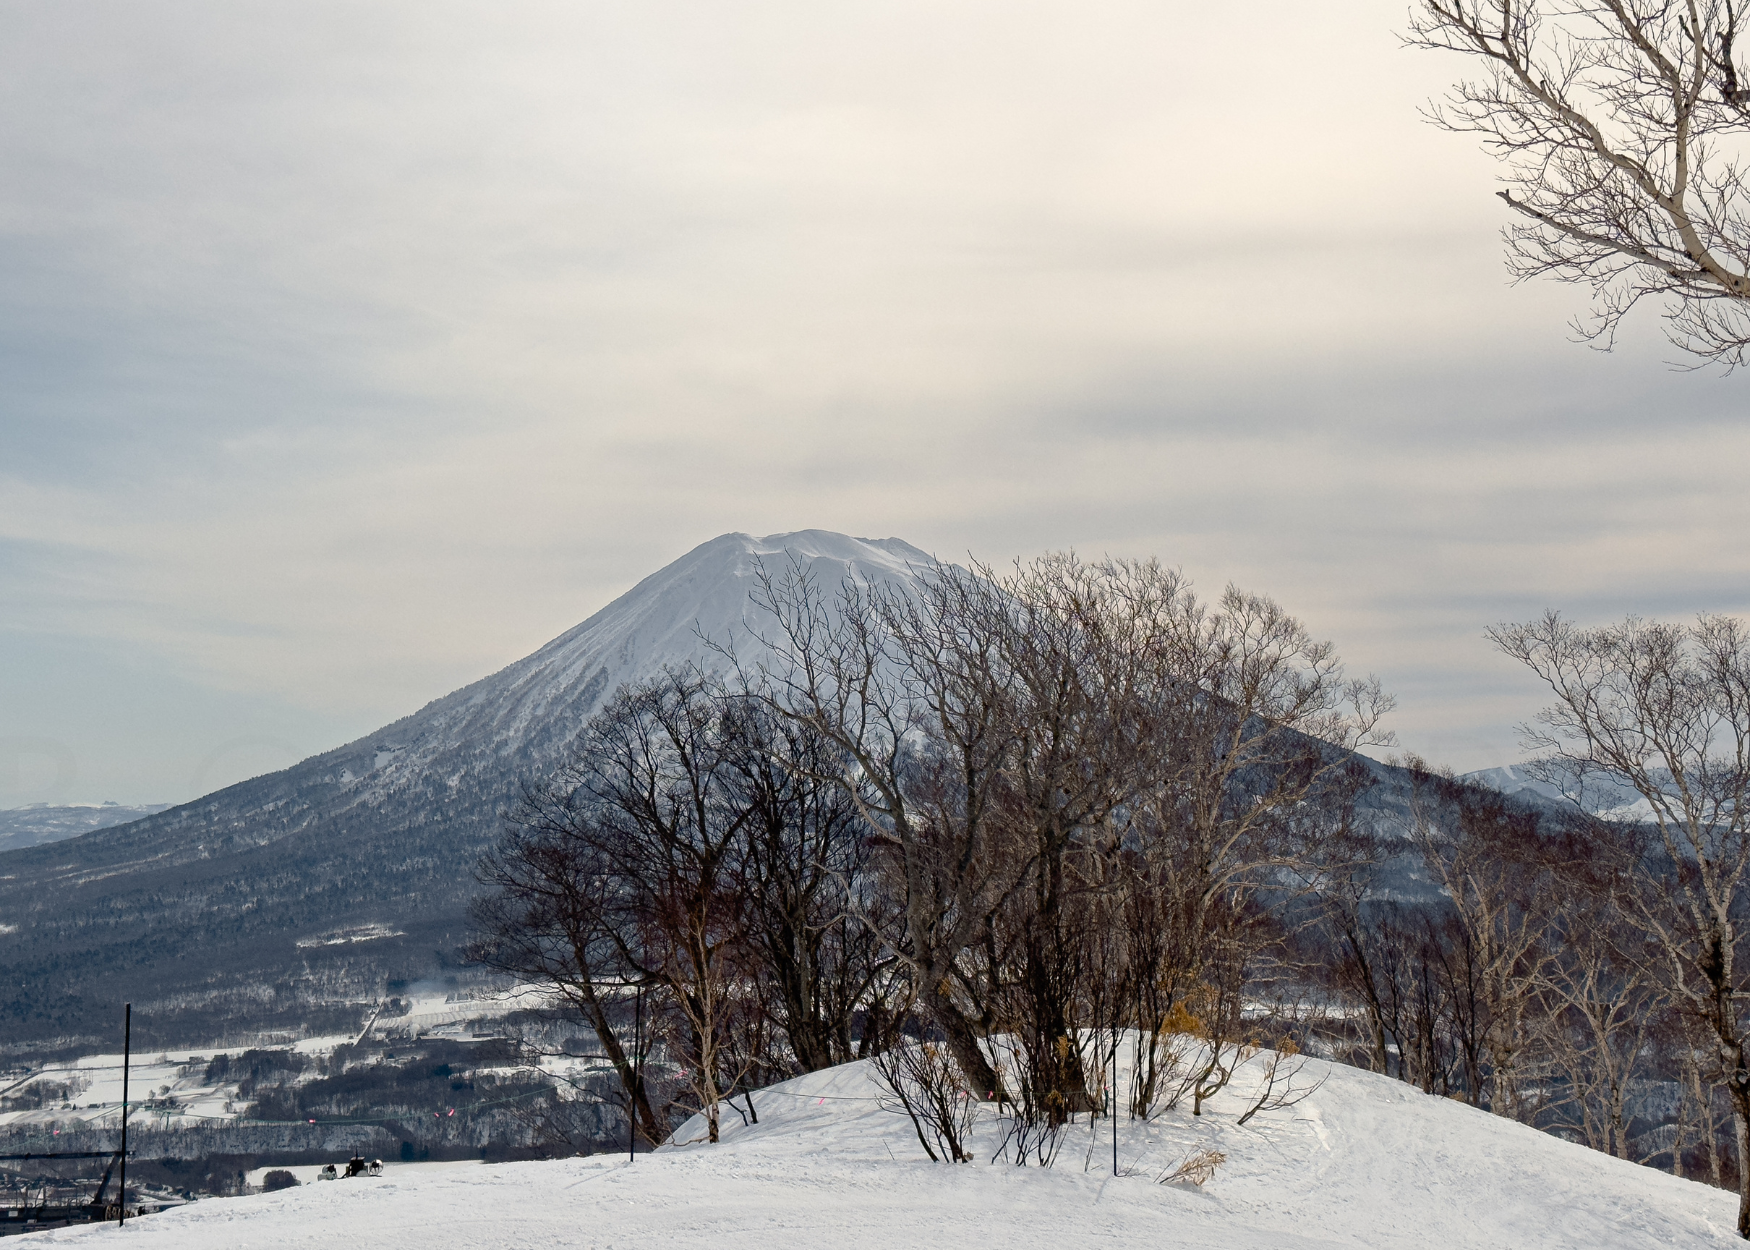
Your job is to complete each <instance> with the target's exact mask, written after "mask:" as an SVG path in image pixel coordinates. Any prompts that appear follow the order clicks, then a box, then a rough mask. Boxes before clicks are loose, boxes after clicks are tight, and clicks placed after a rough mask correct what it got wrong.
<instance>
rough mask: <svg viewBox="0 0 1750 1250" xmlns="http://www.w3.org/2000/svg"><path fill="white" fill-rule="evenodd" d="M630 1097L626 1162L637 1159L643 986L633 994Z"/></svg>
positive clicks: (642, 1061)
mask: <svg viewBox="0 0 1750 1250" xmlns="http://www.w3.org/2000/svg"><path fill="white" fill-rule="evenodd" d="M633 1002H634V1004H635V1005H634V1006H633V1008H632V1097H631V1098H630V1099H628V1100H627V1107H626V1162H627V1163H636V1162H637V1161H638V1093H639V1090H640V1089H642V1088H643V1084H644V987H643V986H642V985H640V986H639V987H638V990H637V992H636V994H634V995H633Z"/></svg>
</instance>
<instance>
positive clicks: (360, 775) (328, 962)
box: [0, 530, 931, 1043]
mask: <svg viewBox="0 0 1750 1250" xmlns="http://www.w3.org/2000/svg"><path fill="white" fill-rule="evenodd" d="M762 561H764V562H765V563H766V565H767V566H768V567H772V568H773V569H774V570H777V569H781V568H782V567H783V566H785V565H787V564H788V563H789V562H791V561H795V562H797V563H798V564H800V565H802V566H803V567H804V568H806V569H807V570H808V571H809V572H810V573H812V574H813V575H814V576H815V577H816V578H818V579H819V580H820V581H821V582H822V583H823V584H824V585H825V586H827V587H829V588H830V587H836V586H837V584H838V583H839V582H840V581H841V580H842V579H844V578H847V577H850V578H855V579H859V580H864V581H872V582H881V583H885V582H891V581H896V580H898V581H903V580H905V579H907V578H909V577H911V576H912V570H913V569H914V568H921V567H923V566H925V565H927V564H929V563H930V562H931V561H930V557H929V556H927V555H926V554H924V553H923V552H921V551H919V550H918V549H917V548H915V547H911V546H909V545H907V544H906V543H904V542H901V541H900V540H898V539H896V538H887V539H860V538H849V537H846V536H845V535H842V534H832V533H827V532H825V531H821V530H805V531H802V532H799V533H794V534H777V535H772V536H770V537H766V538H754V537H751V536H749V535H746V534H726V535H723V536H722V537H720V538H716V539H713V540H712V541H711V542H708V543H706V544H704V545H703V546H701V547H698V548H696V549H695V550H693V551H691V552H689V553H688V554H687V555H685V556H683V557H682V558H681V559H679V560H677V561H675V562H674V563H673V564H671V565H669V566H668V567H667V568H665V569H662V570H661V571H660V572H658V573H655V574H653V575H652V576H650V577H648V578H646V579H645V580H644V581H642V582H640V583H639V584H638V585H637V586H635V587H633V588H632V589H631V590H630V591H628V592H627V593H626V594H624V595H622V596H620V598H618V599H616V600H615V601H614V602H613V603H611V604H609V605H608V606H607V607H605V608H603V609H602V610H601V611H599V612H597V613H596V614H595V615H594V616H592V617H590V618H589V619H588V620H586V621H584V622H583V623H582V624H581V625H578V626H577V627H576V628H574V629H572V630H570V631H568V632H567V633H565V634H563V635H562V636H560V637H559V638H556V639H554V640H553V641H552V642H551V643H548V644H547V645H546V646H544V647H542V648H541V649H540V650H539V651H536V652H535V653H534V654H533V655H530V656H528V657H526V658H525V659H522V660H519V661H517V662H516V663H514V664H511V665H509V666H508V667H506V668H504V669H503V670H501V671H500V672H497V673H495V674H493V675H492V676H490V677H486V678H483V679H482V680H480V681H477V682H475V683H474V684H472V685H470V686H467V687H465V688H463V689H461V690H458V691H456V692H455V693H453V694H450V695H447V696H445V697H444V698H441V699H438V700H436V701H434V702H432V703H430V704H428V705H427V706H425V707H424V708H422V709H420V710H419V711H418V712H415V713H414V714H413V715H411V716H408V717H404V718H403V719H401V720H398V721H396V722H395V723H394V724H392V725H388V726H386V727H385V728H383V729H380V730H378V731H377V732H375V733H373V734H370V735H367V736H366V737H364V738H361V739H359V740H358V741H356V742H352V743H348V744H347V745H346V746H343V747H339V748H336V749H335V750H332V751H328V752H325V753H323V754H321V755H318V756H315V757H313V758H311V759H308V760H305V761H303V762H302V763H300V764H296V765H294V766H293V767H291V768H288V769H286V770H284V771H283V772H278V773H273V774H270V775H268V776H265V777H257V778H255V779H253V780H251V781H246V782H243V783H241V784H239V785H235V786H231V787H229V788H228V789H225V790H221V791H219V792H217V793H215V794H210V795H207V796H206V797H204V798H202V799H198V800H196V801H195V802H192V803H188V804H185V805H183V806H181V807H178V808H173V809H171V810H169V811H166V812H162V813H160V814H158V815H156V816H151V817H148V818H147V819H144V820H138V821H135V822H134V823H132V824H129V825H126V826H124V827H122V828H119V829H113V830H105V831H99V832H97V833H92V834H87V835H85V836H84V837H79V838H74V839H71V840H69V841H66V842H61V843H57V844H55V845H52V846H39V847H31V848H27V849H24V850H19V851H14V852H11V853H9V854H0V983H3V984H4V985H5V986H10V987H11V988H10V989H0V1019H5V1020H7V1021H8V1032H9V1033H10V1034H11V1036H10V1037H8V1038H5V1039H0V1043H3V1042H6V1041H14V1040H24V1039H26V1038H29V1037H33V1036H37V1037H47V1036H56V1035H61V1036H65V1035H69V1034H72V1035H78V1034H86V1035H90V1036H97V1035H98V1030H99V1029H102V1030H104V1031H107V1030H108V1029H109V1027H110V1026H111V1022H110V1020H109V1019H108V1017H109V1016H110V1015H111V1014H113V1012H112V1010H111V1004H112V1003H119V1002H121V1001H122V1000H123V999H124V998H131V999H132V1001H133V1002H134V1004H135V1008H136V1010H135V1017H136V1025H139V1024H140V1023H141V1022H142V1021H156V1022H157V1024H156V1026H151V1027H165V1028H167V1029H168V1034H167V1036H165V1037H164V1039H163V1040H164V1041H165V1042H174V1041H177V1040H180V1039H187V1040H189V1041H203V1040H207V1041H210V1040H212V1039H213V1038H215V1037H218V1036H223V1035H226V1033H227V1032H228V1030H229V1028H230V1026H231V1025H233V1024H241V1023H242V1020H241V1018H240V1015H239V1013H241V1014H242V1015H247V1016H248V1017H249V1020H250V1022H251V1023H252V1024H253V1025H254V1026H255V1027H258V1028H260V1027H289V1026H294V1025H295V1024H296V1023H304V1024H308V1023H309V1021H307V1020H300V1016H301V1011H300V1008H301V1006H302V1005H304V1004H307V1002H308V996H309V995H316V996H319V997H326V998H327V999H329V1000H332V999H334V998H336V997H341V998H345V997H347V996H348V995H349V994H350V995H351V996H353V997H354V998H355V999H356V998H364V999H369V998H371V997H375V996H376V995H377V994H378V993H379V992H380V991H381V988H382V984H383V981H384V980H385V979H393V978H397V977H400V978H410V979H411V978H417V977H421V976H425V975H428V974H430V973H431V972H432V971H433V970H434V969H438V968H441V967H442V966H443V965H444V964H445V963H446V961H449V960H451V959H452V957H453V952H454V949H455V947H456V946H457V944H458V943H459V942H461V941H462V940H463V939H464V938H465V936H466V924H465V909H466V905H467V901H468V898H469V896H470V895H471V894H472V893H473V891H474V889H475V882H474V879H473V868H474V864H475V862H476V861H477V859H478V857H479V855H480V853H481V851H482V850H484V849H485V847H486V846H487V845H488V844H489V843H490V841H491V840H492V839H493V838H494V837H495V836H496V834H497V831H498V828H499V817H500V813H502V812H503V811H504V810H505V809H506V808H508V807H509V806H510V805H511V804H512V803H514V802H515V800H516V797H517V795H518V793H519V790H520V786H521V784H522V783H523V782H524V781H525V780H527V779H538V778H539V777H541V776H542V775H543V774H544V773H545V772H546V771H547V770H548V769H549V768H550V767H551V765H552V764H553V762H554V761H555V760H556V759H557V758H558V757H559V756H560V754H561V753H562V752H563V751H564V750H565V749H566V748H567V746H568V745H569V743H570V742H571V741H572V739H573V738H574V737H575V735H576V733H577V731H578V730H579V728H580V727H581V726H582V725H583V723H584V722H585V721H586V720H587V719H588V717H589V715H590V714H591V713H592V712H593V711H595V710H596V708H598V707H599V706H600V705H601V702H602V700H603V699H605V698H606V697H608V696H609V695H611V694H612V693H613V691H614V690H615V689H616V688H617V687H618V686H619V685H620V684H621V683H623V682H626V681H631V680H635V679H638V678H642V677H645V676H649V675H652V674H653V673H654V672H655V671H656V670H657V669H658V668H659V667H661V666H662V665H663V664H672V663H681V662H685V661H687V660H691V659H699V658H704V657H708V656H709V654H710V652H709V649H708V648H707V647H706V645H705V643H704V642H703V641H701V637H700V636H701V635H704V636H706V637H709V638H712V639H715V640H718V641H722V642H735V641H736V640H737V639H740V641H741V642H742V643H743V644H745V642H746V639H745V631H746V630H747V629H748V627H749V625H750V624H751V623H752V614H753V611H754V609H753V607H752V605H751V603H750V601H749V597H748V596H749V592H750V591H751V590H752V589H753V588H754V586H755V583H756V575H757V571H758V568H759V565H760V562H762ZM341 939H345V940H344V941H343V940H341ZM263 983H266V984H270V985H277V986H279V987H281V997H280V999H278V1000H275V1002H273V1003H268V1002H264V1001H261V996H260V994H259V986H260V985H262V984H263ZM51 984H52V985H54V986H55V992H54V993H53V994H49V995H45V994H43V993H41V992H40V987H42V986H45V985H51ZM306 990H307V993H306V992H305V991H306ZM227 995H229V996H231V997H233V998H235V999H236V1002H235V1004H234V1006H235V1008H236V1010H235V1011H233V1010H232V1008H229V1007H225V1006H224V1005H223V1004H222V1003H218V999H221V998H223V997H225V996H227ZM215 996H218V997H217V998H215ZM300 999H301V1000H303V1003H300V1001H299V1000H300ZM215 1004H218V1005H215ZM251 1004H253V1005H251ZM215 1012H217V1016H216V1017H215V1016H214V1013H215ZM175 1013H181V1019H182V1023H175V1020H176V1019H177V1016H176V1014H175ZM325 1023H326V1024H327V1025H328V1026H330V1027H344V1023H345V1022H342V1021H339V1020H334V1021H328V1022H325Z"/></svg>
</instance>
